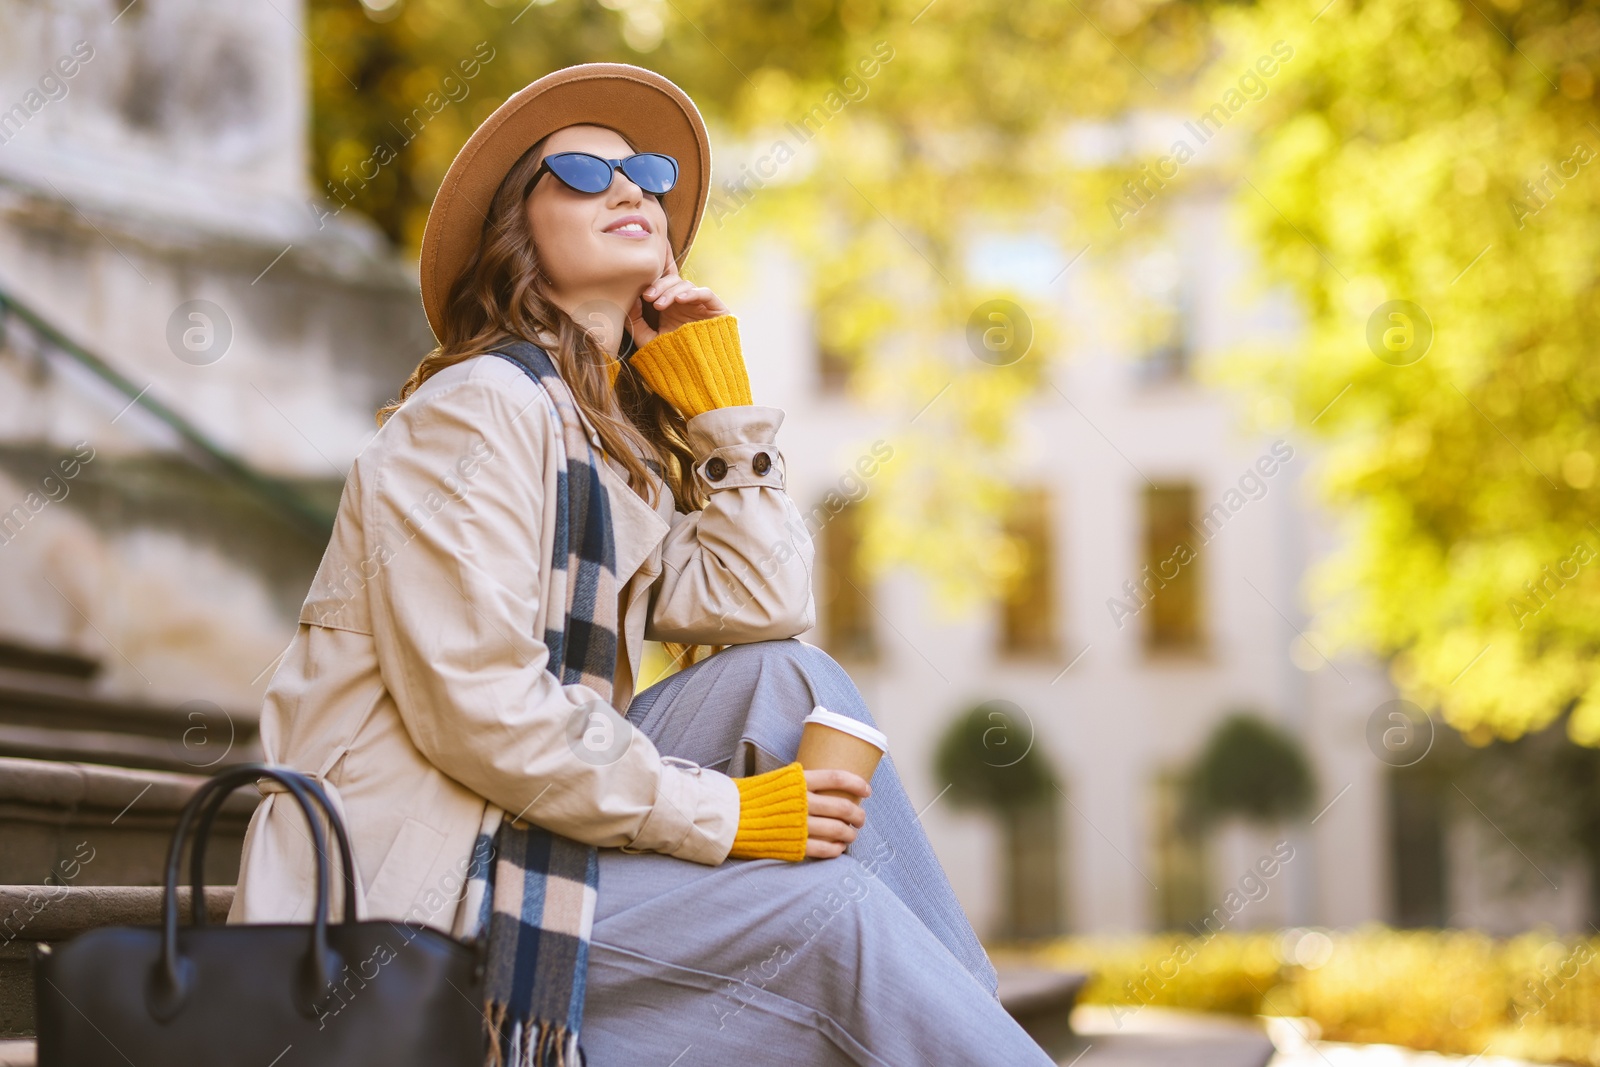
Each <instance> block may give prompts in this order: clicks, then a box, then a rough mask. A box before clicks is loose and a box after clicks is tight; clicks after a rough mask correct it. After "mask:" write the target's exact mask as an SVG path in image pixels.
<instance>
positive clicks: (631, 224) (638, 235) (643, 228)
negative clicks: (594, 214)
mask: <svg viewBox="0 0 1600 1067" xmlns="http://www.w3.org/2000/svg"><path fill="white" fill-rule="evenodd" d="M601 232H602V233H609V234H612V235H613V236H616V237H626V238H628V239H629V240H633V241H648V240H649V239H650V235H651V233H652V232H653V231H652V230H651V228H650V220H649V219H647V218H645V217H644V216H643V215H624V216H622V217H621V218H620V219H616V220H614V221H613V222H612V223H611V224H610V225H608V226H607V227H606V228H605V229H604V230H602V231H601Z"/></svg>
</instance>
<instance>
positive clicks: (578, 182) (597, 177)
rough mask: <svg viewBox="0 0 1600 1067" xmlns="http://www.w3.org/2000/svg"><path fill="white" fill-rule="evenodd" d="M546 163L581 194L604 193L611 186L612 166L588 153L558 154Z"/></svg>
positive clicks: (547, 159)
mask: <svg viewBox="0 0 1600 1067" xmlns="http://www.w3.org/2000/svg"><path fill="white" fill-rule="evenodd" d="M545 162H547V163H548V164H549V165H550V169H551V170H552V171H554V172H555V176H556V177H557V178H560V179H561V180H562V181H564V182H566V183H567V184H568V185H570V186H571V187H572V188H574V189H576V190H577V191H578V192H580V193H600V192H604V191H605V190H606V189H607V188H609V187H610V185H611V165H610V164H608V163H607V162H606V161H605V160H603V159H600V158H599V157H598V156H591V155H589V154H588V153H587V152H557V153H556V154H555V155H553V156H549V157H547V158H546V160H545Z"/></svg>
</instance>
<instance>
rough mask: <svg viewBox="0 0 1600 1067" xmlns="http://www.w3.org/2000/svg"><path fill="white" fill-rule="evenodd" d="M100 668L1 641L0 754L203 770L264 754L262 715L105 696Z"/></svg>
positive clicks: (197, 704)
mask: <svg viewBox="0 0 1600 1067" xmlns="http://www.w3.org/2000/svg"><path fill="white" fill-rule="evenodd" d="M95 669H96V665H95V664H94V662H93V661H90V660H84V659H82V658H81V657H77V656H71V655H66V654H62V653H58V652H52V651H48V650H40V649H22V648H21V646H18V645H15V644H11V643H8V642H5V641H3V640H0V756H19V757H25V758H29V759H46V760H68V761H74V762H80V763H104V764H112V765H115V766H124V767H148V768H151V769H153V770H169V771H177V772H179V773H192V772H199V773H202V774H208V773H212V772H214V771H217V770H220V769H221V768H223V767H225V766H228V765H230V764H234V763H242V762H247V761H250V760H258V759H260V758H261V741H260V736H259V715H258V713H257V712H254V711H249V712H247V711H243V710H232V711H229V710H225V709H223V708H221V707H218V706H217V705H216V704H213V703H210V702H209V701H203V700H194V701H189V702H187V703H184V704H179V705H169V704H155V703H147V702H143V701H138V700H129V699H126V698H118V697H111V696H105V695H102V694H101V693H99V692H97V691H96V690H95V689H94V688H93V687H92V685H91V684H90V681H89V680H90V678H91V677H92V676H93V674H94V673H95Z"/></svg>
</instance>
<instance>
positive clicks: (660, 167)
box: [523, 152, 678, 196]
mask: <svg viewBox="0 0 1600 1067" xmlns="http://www.w3.org/2000/svg"><path fill="white" fill-rule="evenodd" d="M619 168H620V169H621V171H622V173H624V174H626V175H627V176H628V178H629V179H630V180H631V181H632V182H633V183H634V184H635V185H637V186H638V187H639V188H640V189H643V190H644V191H645V192H647V193H655V194H656V195H658V196H659V195H660V194H662V193H665V192H667V191H668V190H669V189H671V188H672V187H673V186H674V185H676V184H678V161H677V160H676V159H673V158H672V157H671V156H667V155H662V154H661V153H660V152H639V153H637V154H636V155H631V156H628V157H627V158H626V159H604V158H602V157H600V156H596V155H591V154H590V153H588V152H557V153H555V154H554V155H549V156H545V157H544V159H543V160H542V161H541V162H540V164H539V169H538V171H537V172H535V173H534V175H533V177H532V178H531V179H529V181H528V188H527V192H526V193H524V194H523V195H524V196H526V195H527V193H531V192H533V187H534V186H535V185H537V184H538V183H539V179H540V178H542V177H544V175H545V172H546V171H548V172H550V173H551V174H554V175H555V176H556V177H557V178H559V179H561V182H562V183H563V184H564V185H566V186H567V187H568V188H570V189H576V190H577V191H578V192H580V193H591V194H592V193H603V192H605V191H606V190H607V189H609V188H611V179H612V177H613V176H614V175H615V174H616V172H617V170H618V169H619Z"/></svg>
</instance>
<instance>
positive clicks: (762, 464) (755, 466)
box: [750, 452, 772, 474]
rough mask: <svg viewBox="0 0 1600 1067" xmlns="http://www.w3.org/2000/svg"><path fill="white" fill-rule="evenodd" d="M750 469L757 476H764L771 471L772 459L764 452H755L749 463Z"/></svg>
mask: <svg viewBox="0 0 1600 1067" xmlns="http://www.w3.org/2000/svg"><path fill="white" fill-rule="evenodd" d="M750 467H751V469H752V470H754V471H755V472H756V473H757V474H765V473H767V472H768V471H769V470H771V469H772V457H771V456H769V455H767V454H766V453H765V452H757V453H756V454H755V458H754V459H752V460H751V461H750Z"/></svg>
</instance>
